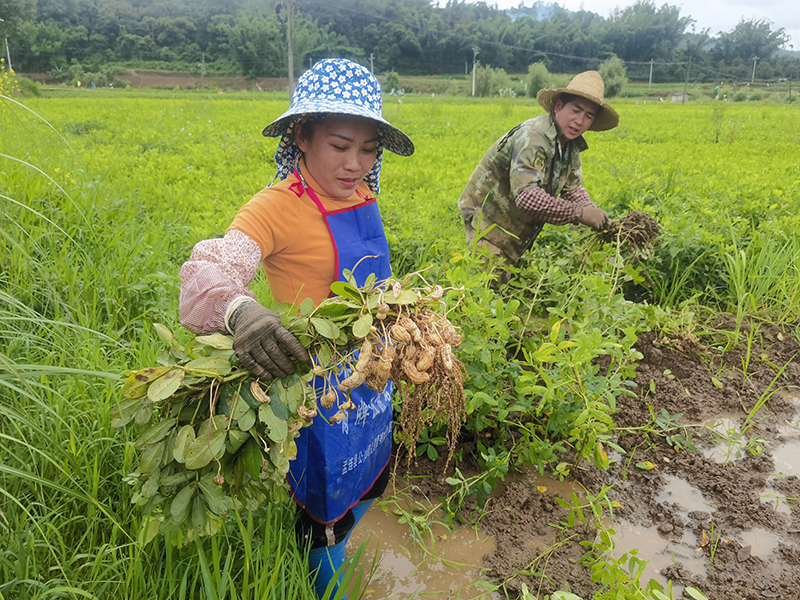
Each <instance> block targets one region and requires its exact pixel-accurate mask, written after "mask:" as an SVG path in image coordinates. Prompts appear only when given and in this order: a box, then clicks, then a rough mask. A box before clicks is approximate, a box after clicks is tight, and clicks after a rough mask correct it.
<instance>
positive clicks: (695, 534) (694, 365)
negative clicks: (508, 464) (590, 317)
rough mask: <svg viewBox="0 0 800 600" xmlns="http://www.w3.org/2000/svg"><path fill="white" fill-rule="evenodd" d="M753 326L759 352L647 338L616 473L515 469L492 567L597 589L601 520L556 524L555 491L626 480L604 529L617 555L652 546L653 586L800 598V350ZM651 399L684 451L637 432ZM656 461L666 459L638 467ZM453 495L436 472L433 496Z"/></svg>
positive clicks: (501, 503)
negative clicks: (548, 478) (522, 473)
mask: <svg viewBox="0 0 800 600" xmlns="http://www.w3.org/2000/svg"><path fill="white" fill-rule="evenodd" d="M719 325H720V327H726V328H730V327H731V323H720V324H719ZM745 331H746V332H747V330H745ZM753 333H754V335H753V336H752V338H753V343H752V345H751V347H750V351H749V353H748V351H747V347H746V346H744V345H741V346H738V347H736V348H735V349H733V350H731V351H729V352H726V353H724V354H723V352H722V351H721V349H720V347H721V345H722V344H723V343H724V339H723V337H722V336H720V337H719V339H718V340H713V339H707V338H704V339H703V341H702V342H701V341H700V340H698V339H697V338H695V337H694V336H691V335H679V336H676V337H673V338H671V339H666V338H664V339H656V338H655V337H654V336H652V335H647V336H643V337H642V338H641V339H640V341H639V343H638V344H637V347H638V348H639V350H640V351H641V352H642V354H643V355H644V360H643V361H642V362H641V364H640V367H639V369H638V371H637V383H638V386H639V387H638V390H639V394H640V395H639V396H637V397H635V398H633V397H627V398H622V399H621V401H620V407H619V411H618V413H617V415H616V420H617V424H618V426H619V427H620V428H622V429H625V428H628V429H627V430H625V431H623V433H622V435H620V438H619V440H618V443H619V444H620V445H621V446H622V447H623V448H625V449H626V451H627V454H626V455H623V456H620V457H618V458H619V461H618V462H617V463H615V464H614V465H612V467H611V469H610V470H609V471H608V472H602V471H598V470H597V469H595V468H594V467H587V468H585V469H576V470H575V471H574V475H575V481H573V482H567V486H566V487H564V484H560V485H556V484H551V485H550V486H545V487H549V488H550V489H548V490H547V491H546V492H542V491H541V490H540V489H537V483H536V481H535V479H534V478H531V477H516V478H510V480H509V482H508V484H507V486H506V489H505V490H504V492H503V493H502V494H500V495H498V497H496V498H493V499H492V500H491V501H490V503H489V505H488V510H487V512H486V514H485V515H484V516H483V517H482V519H481V521H480V522H481V529H482V532H483V533H486V534H489V535H492V536H494V537H495V538H496V544H497V549H496V550H495V551H494V552H493V553H491V554H490V555H488V556H487V557H486V558H485V561H484V562H485V565H486V566H487V567H489V568H490V569H491V571H490V572H489V574H490V576H491V577H492V578H493V579H494V580H496V581H503V580H507V579H509V578H512V577H513V580H512V581H510V582H509V584H508V587H509V588H511V589H519V585H520V583H521V582H525V583H526V585H527V586H528V588H529V589H531V590H533V591H534V593H539V594H545V593H549V592H552V591H554V590H558V589H568V590H569V591H572V592H573V593H576V594H578V595H580V596H581V597H582V598H590V597H591V596H592V594H593V592H595V591H596V590H598V589H599V586H598V584H596V583H593V582H592V581H591V577H590V571H589V570H588V569H587V568H586V567H584V566H582V565H580V564H579V561H580V559H581V557H582V556H583V555H584V553H585V552H586V550H587V548H586V547H585V546H581V545H580V542H582V541H584V542H586V541H588V542H592V541H594V540H595V539H596V536H597V528H596V526H595V525H594V524H593V523H588V522H587V524H585V525H578V526H576V527H574V528H564V529H563V530H559V529H557V528H554V527H552V526H551V524H557V523H560V522H563V521H565V520H566V517H567V511H566V510H565V509H564V508H562V507H561V506H560V505H559V504H558V503H557V501H556V495H558V496H561V497H562V498H565V499H567V498H569V496H570V493H571V490H580V486H579V485H578V484H580V485H583V486H585V487H586V489H587V490H589V492H590V493H594V494H596V493H598V492H599V491H600V489H601V487H602V485H603V484H606V485H612V484H613V489H612V490H611V491H610V492H609V494H608V497H609V499H610V500H612V501H614V502H615V506H616V507H617V508H616V509H615V510H614V521H613V522H612V521H610V520H604V525H605V526H606V527H611V528H612V529H614V530H615V532H616V536H615V537H616V541H617V548H616V549H615V551H614V553H613V554H614V555H615V556H619V555H620V554H622V552H624V550H632V549H633V548H639V549H640V553H639V557H641V558H643V559H646V560H648V561H650V564H649V565H648V568H647V569H646V570H645V573H644V576H643V577H642V580H641V581H642V585H644V584H645V583H646V581H647V580H648V579H649V578H650V577H653V578H655V579H656V580H657V581H659V582H661V583H662V584H663V583H665V582H666V580H667V579H671V580H672V581H673V584H677V585H678V586H685V585H693V586H695V587H697V588H699V589H700V590H702V591H703V593H705V594H706V595H707V596H708V597H709V598H710V599H711V600H734V599H735V600H741V599H748V600H749V599H756V598H759V599H760V598H784V599H788V598H791V599H796V598H800V548H799V547H798V543H800V511H798V510H797V508H798V506H800V479H798V475H800V417H798V413H799V412H800V392H798V388H799V387H800V360H798V352H800V348H798V346H797V344H796V342H795V341H794V340H793V338H792V337H791V335H790V334H789V333H788V332H783V331H781V330H780V329H778V328H776V327H773V326H769V325H761V326H759V327H757V329H756V331H754V332H753ZM744 364H747V368H748V375H749V376H748V377H747V378H745V377H744V376H743V365H744ZM784 365H786V367H785V370H784V372H783V375H782V377H780V379H779V380H778V382H777V383H776V384H774V385H772V387H770V386H771V384H772V382H773V379H774V378H775V376H776V374H777V371H778V370H780V369H781V368H782V367H784ZM776 387H780V388H782V389H781V390H779V391H778V392H777V393H775V394H774V395H771V397H770V399H769V400H768V401H767V402H766V404H765V405H764V406H763V408H761V409H760V410H759V411H758V413H757V414H756V415H755V417H754V418H752V419H751V420H750V422H749V423H748V426H747V429H746V430H745V431H744V432H743V433H742V435H741V437H740V438H739V439H738V441H737V440H736V438H737V437H738V436H739V432H740V428H741V426H742V424H743V423H744V421H745V419H746V417H747V415H748V412H749V411H751V410H752V409H753V407H754V406H755V405H756V403H757V402H758V401H759V398H761V397H762V396H763V395H765V394H768V393H769V392H771V391H772V390H774V389H775V388H776ZM649 406H652V410H653V412H654V414H655V415H657V416H659V417H660V418H661V420H662V422H663V423H665V426H666V427H673V428H672V429H671V430H670V431H669V432H668V433H669V435H672V436H675V435H676V434H677V435H678V437H672V438H671V443H672V444H673V445H677V446H678V449H677V450H676V449H675V448H674V447H670V444H668V443H667V441H666V440H665V437H664V435H656V434H654V433H653V432H650V433H647V432H646V431H645V430H643V429H636V428H640V427H641V426H642V425H643V424H646V423H652V421H653V419H652V417H651V412H650V408H649ZM662 409H664V410H666V413H667V415H666V416H665V415H664V414H663V413H662ZM678 414H682V415H683V416H681V417H680V418H679V419H676V418H675V417H676V415H678ZM677 425H680V426H686V428H685V429H684V428H682V427H681V428H678V429H675V428H674V427H675V426H677ZM659 429H660V428H659ZM715 432H716V433H715ZM680 436H684V437H680ZM690 445H693V446H695V447H696V448H697V450H695V451H692V450H691V449H689V446H690ZM645 461H649V462H650V463H652V465H653V468H652V469H650V470H645V469H642V468H638V467H636V464H637V463H644V462H645ZM420 468H423V469H425V470H428V469H426V468H424V467H422V465H421V463H420ZM439 472H440V471H439ZM553 488H558V489H556V490H554V489H553ZM443 491H445V488H441V487H439V486H437V484H436V483H435V481H431V482H430V484H429V488H428V490H427V493H428V494H432V495H433V497H436V495H437V494H440V493H442V492H443ZM554 491H555V494H554V493H553V492H554ZM787 499H789V500H788V501H787ZM791 499H794V500H791ZM617 503H618V504H617ZM537 557H541V558H538V560H537ZM520 571H522V572H523V573H524V574H521V575H520V574H519V573H520ZM534 571H535V572H537V573H539V575H541V574H542V573H543V574H544V576H543V577H541V576H533V575H532V572H534ZM526 572H527V573H526ZM515 574H517V576H516V577H514V575H515ZM676 596H679V594H677V595H676Z"/></svg>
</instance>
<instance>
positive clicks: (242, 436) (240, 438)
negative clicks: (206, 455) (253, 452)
mask: <svg viewBox="0 0 800 600" xmlns="http://www.w3.org/2000/svg"><path fill="white" fill-rule="evenodd" d="M249 439H250V434H249V433H247V432H246V431H241V430H240V429H236V428H235V427H234V428H232V429H231V430H230V431H229V432H228V447H227V450H228V453H229V454H236V453H237V452H238V451H239V448H241V447H242V446H243V445H244V443H245V442H246V441H247V440H249Z"/></svg>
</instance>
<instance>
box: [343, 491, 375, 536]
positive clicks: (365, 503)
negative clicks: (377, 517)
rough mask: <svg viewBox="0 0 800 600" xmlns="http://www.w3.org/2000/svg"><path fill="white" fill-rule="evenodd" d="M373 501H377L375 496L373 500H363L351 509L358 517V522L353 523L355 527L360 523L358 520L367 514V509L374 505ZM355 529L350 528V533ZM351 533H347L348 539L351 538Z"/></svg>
mask: <svg viewBox="0 0 800 600" xmlns="http://www.w3.org/2000/svg"><path fill="white" fill-rule="evenodd" d="M373 502H375V499H374V498H373V499H372V500H362V501H361V502H359V503H358V504H356V505H355V506H354V507H353V508H351V509H350V510H352V511H353V516H354V517H355V518H356V522H355V523H353V529H355V528H356V525H358V522H359V521H360V520H361V518H362V517H363V516H364V515H365V514H366V512H367V509H368V508H369V507H370V506H372V503H373ZM353 529H351V530H350V533H352V532H353ZM350 533H348V534H347V537H348V539H349V538H350Z"/></svg>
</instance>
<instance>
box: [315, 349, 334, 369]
mask: <svg viewBox="0 0 800 600" xmlns="http://www.w3.org/2000/svg"><path fill="white" fill-rule="evenodd" d="M332 357H333V351H332V350H331V348H330V346H328V345H327V344H320V345H319V346H318V348H317V364H319V366H320V367H322V368H323V369H327V368H328V365H329V364H331V358H332Z"/></svg>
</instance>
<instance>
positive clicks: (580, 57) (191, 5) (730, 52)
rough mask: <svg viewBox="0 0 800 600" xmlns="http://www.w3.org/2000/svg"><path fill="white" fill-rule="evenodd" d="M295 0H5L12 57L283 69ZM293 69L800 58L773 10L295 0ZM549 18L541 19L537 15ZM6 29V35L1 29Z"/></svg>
mask: <svg viewBox="0 0 800 600" xmlns="http://www.w3.org/2000/svg"><path fill="white" fill-rule="evenodd" d="M286 5H287V1H286V0H284V2H277V1H276V0H0V6H2V7H4V12H6V15H5V17H4V19H3V20H2V22H0V34H3V35H4V36H8V40H9V46H10V52H11V55H12V57H13V60H14V67H15V68H16V69H17V70H18V71H23V72H59V71H62V72H63V71H64V70H65V69H67V68H68V67H70V66H71V65H74V64H81V65H82V66H83V67H85V68H88V69H98V68H99V67H101V66H102V65H108V64H112V63H113V64H121V63H122V64H126V65H128V66H140V67H148V66H149V67H153V68H164V69H172V70H193V71H197V70H200V69H202V70H204V71H205V72H207V73H240V74H243V75H247V76H253V77H256V76H267V77H270V76H271V77H280V76H286V73H287V49H286V48H287V45H286V30H287V17H288V14H287V6H286ZM292 7H293V9H292V31H293V36H292V37H293V42H294V59H295V60H294V68H295V71H296V73H295V74H296V75H297V74H300V73H302V71H303V70H304V69H305V68H307V67H308V65H309V64H310V62H312V61H314V60H318V59H321V58H325V57H332V56H343V57H348V58H352V59H354V60H357V61H359V62H362V63H363V64H365V65H370V57H372V61H373V64H374V69H375V70H376V72H386V71H389V70H395V71H398V72H400V73H403V74H424V73H464V72H465V70H466V69H469V68H471V63H472V59H473V50H472V48H473V47H475V48H477V49H479V52H480V53H479V55H478V60H479V61H480V62H481V63H482V64H484V65H490V66H492V67H495V68H503V69H505V70H506V71H508V72H523V71H526V70H527V68H528V65H529V64H531V63H534V62H537V61H543V62H544V63H545V64H546V65H547V67H548V68H549V69H550V70H551V71H559V72H577V71H580V70H584V69H586V68H596V67H597V65H598V64H599V63H600V62H601V61H602V60H605V59H606V58H608V57H609V56H610V55H611V54H612V53H613V54H616V55H618V56H619V57H620V58H622V59H623V60H624V61H625V62H626V65H627V67H628V75H629V76H630V77H631V78H643V79H646V78H647V77H648V75H649V69H650V64H649V63H650V61H651V60H653V61H654V64H655V66H654V69H655V77H656V78H657V79H658V80H659V81H665V80H670V79H673V80H680V79H681V78H683V76H684V73H685V63H686V62H687V61H688V60H689V58H690V57H691V58H692V60H693V66H692V68H693V69H694V73H695V74H696V75H695V76H694V77H693V79H694V78H695V77H699V78H705V80H707V81H712V80H715V79H720V78H724V79H746V80H748V81H749V80H750V78H751V77H752V69H753V63H754V57H756V56H757V57H758V59H757V61H758V64H757V66H758V70H757V73H756V78H757V79H759V80H773V79H778V78H794V79H796V78H798V77H800V60H798V59H797V58H796V57H793V56H790V55H787V54H785V53H784V54H780V53H779V50H781V49H782V48H784V47H788V46H787V42H788V38H787V36H786V34H785V32H784V30H783V29H782V28H779V27H777V26H775V25H773V24H771V23H769V22H767V21H757V20H751V21H742V22H741V23H739V25H738V26H737V27H735V28H734V29H733V30H731V31H729V32H725V33H721V34H719V35H717V36H711V35H710V33H709V32H699V33H698V32H696V31H695V30H694V28H693V27H692V25H693V20H692V18H691V16H690V15H688V14H683V13H682V12H681V9H680V8H679V7H677V6H670V5H667V4H664V5H662V6H656V5H655V4H654V3H653V2H647V1H640V2H638V3H637V4H635V5H633V6H631V7H629V8H626V9H624V10H620V11H617V13H616V14H615V15H613V16H612V17H610V18H603V17H601V16H599V15H597V14H594V13H590V12H584V11H579V12H568V11H566V10H564V9H562V8H560V7H558V6H557V5H547V4H545V3H542V2H537V3H536V5H535V6H534V7H531V8H528V9H523V8H517V9H513V10H512V11H501V10H498V9H496V8H495V7H494V6H491V5H487V4H485V3H477V4H475V3H469V4H468V3H466V2H463V1H458V0H448V2H447V3H446V4H444V5H443V6H439V5H438V4H436V3H434V2H433V1H432V0H335V1H332V0H293V2H292ZM543 17H546V18H543ZM0 41H1V38H0Z"/></svg>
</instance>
